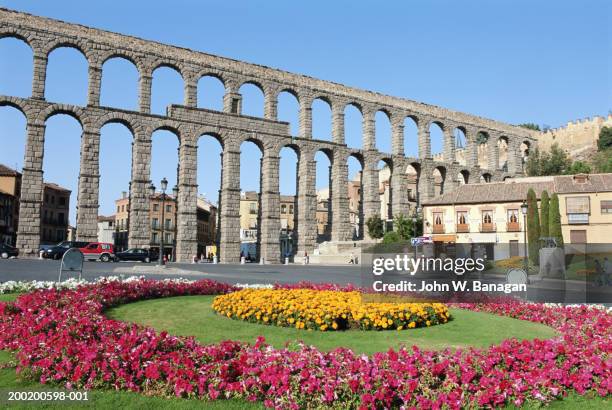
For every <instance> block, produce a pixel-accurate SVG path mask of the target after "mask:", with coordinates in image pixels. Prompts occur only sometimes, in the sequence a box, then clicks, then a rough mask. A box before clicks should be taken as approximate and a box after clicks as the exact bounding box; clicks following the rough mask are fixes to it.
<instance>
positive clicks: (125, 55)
mask: <svg viewBox="0 0 612 410" xmlns="http://www.w3.org/2000/svg"><path fill="white" fill-rule="evenodd" d="M113 58H120V59H123V60H127V61H129V62H130V63H132V65H134V67H136V70H137V71H138V76H139V77H141V76H142V75H144V74H147V73H149V74H150V73H151V72H152V70H147V69H146V66H145V64H144V62H143V61H142V59H141V58H140V57H139V56H138V55H136V53H133V52H131V51H128V50H116V49H112V50H108V51H106V52H102V53H100V55H99V60H100V66H101V67H102V66H104V64H106V63H107V62H108V61H109V60H112V59H113Z"/></svg>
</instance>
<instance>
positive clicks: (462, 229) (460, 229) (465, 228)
mask: <svg viewBox="0 0 612 410" xmlns="http://www.w3.org/2000/svg"><path fill="white" fill-rule="evenodd" d="M468 232H470V225H469V224H457V233H468Z"/></svg>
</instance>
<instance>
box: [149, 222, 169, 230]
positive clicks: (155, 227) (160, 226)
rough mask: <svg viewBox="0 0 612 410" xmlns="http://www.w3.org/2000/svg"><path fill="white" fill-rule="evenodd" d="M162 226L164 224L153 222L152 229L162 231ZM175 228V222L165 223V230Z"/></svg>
mask: <svg viewBox="0 0 612 410" xmlns="http://www.w3.org/2000/svg"><path fill="white" fill-rule="evenodd" d="M161 228H162V224H160V223H159V222H158V223H155V222H151V229H152V230H154V231H161ZM173 230H174V224H173V223H169V224H165V225H164V231H173Z"/></svg>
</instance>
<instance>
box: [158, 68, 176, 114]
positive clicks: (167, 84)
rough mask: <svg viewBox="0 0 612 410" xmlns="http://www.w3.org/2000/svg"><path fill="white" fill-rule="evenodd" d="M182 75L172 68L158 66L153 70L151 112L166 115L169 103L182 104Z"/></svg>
mask: <svg viewBox="0 0 612 410" xmlns="http://www.w3.org/2000/svg"><path fill="white" fill-rule="evenodd" d="M183 92H184V86H183V77H182V76H181V74H180V73H179V72H178V71H177V70H176V69H174V68H172V67H168V66H160V67H158V68H156V69H155V71H153V80H152V83H151V113H153V114H159V115H166V113H167V109H168V106H169V105H171V104H183Z"/></svg>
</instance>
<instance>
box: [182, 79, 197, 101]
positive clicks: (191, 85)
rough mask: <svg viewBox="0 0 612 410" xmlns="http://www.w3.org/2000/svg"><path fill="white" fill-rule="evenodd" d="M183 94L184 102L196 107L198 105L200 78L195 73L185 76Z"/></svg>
mask: <svg viewBox="0 0 612 410" xmlns="http://www.w3.org/2000/svg"><path fill="white" fill-rule="evenodd" d="M183 94H184V96H183V98H184V101H183V104H185V105H186V106H187V107H194V108H195V107H197V106H198V79H197V78H196V77H195V76H194V75H192V74H191V75H188V76H186V77H185V89H184V90H183Z"/></svg>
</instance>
